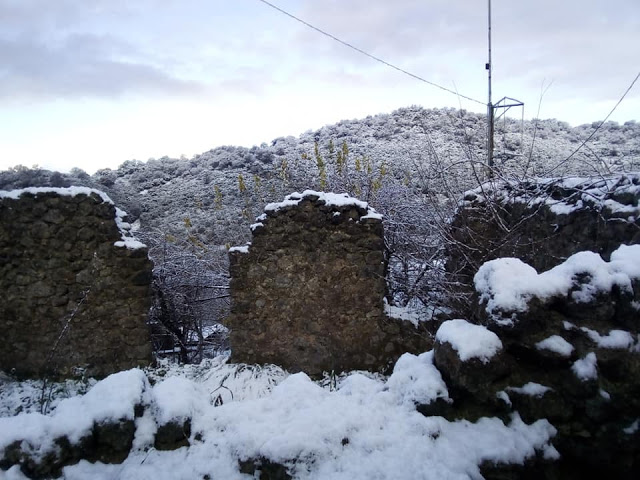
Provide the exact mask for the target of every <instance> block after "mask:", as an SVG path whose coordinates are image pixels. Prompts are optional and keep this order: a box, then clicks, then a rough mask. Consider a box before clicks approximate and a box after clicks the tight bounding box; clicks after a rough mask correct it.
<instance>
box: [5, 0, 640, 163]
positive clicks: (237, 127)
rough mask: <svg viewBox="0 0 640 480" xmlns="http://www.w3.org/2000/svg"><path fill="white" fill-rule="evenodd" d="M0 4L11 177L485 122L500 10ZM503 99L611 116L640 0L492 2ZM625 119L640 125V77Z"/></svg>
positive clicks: (202, 2) (638, 60) (237, 0)
mask: <svg viewBox="0 0 640 480" xmlns="http://www.w3.org/2000/svg"><path fill="white" fill-rule="evenodd" d="M271 3H273V4H275V5H277V6H279V7H280V8H282V9H284V10H287V11H289V12H290V13H291V14H293V15H296V16H298V17H300V18H302V19H304V20H305V21H307V22H309V23H311V24H313V25H315V26H317V27H318V28H320V29H323V30H325V31H327V32H330V33H331V34H333V35H335V36H336V37H339V38H341V39H343V40H344V41H346V42H349V43H351V44H353V45H355V46H357V47H359V48H361V49H363V50H365V51H367V52H369V53H371V54H372V55H375V56H377V57H380V58H382V59H384V60H386V61H387V62H389V63H392V64H395V65H397V66H398V67H400V68H403V69H405V70H408V71H410V72H412V73H414V74H416V75H418V76H420V77H423V78H425V79H426V80H429V81H431V82H435V83H437V84H440V85H443V86H445V87H447V88H450V89H455V90H457V91H459V92H460V93H461V94H463V95H466V96H469V97H472V98H474V99H477V100H479V101H480V102H481V103H475V102H471V101H468V100H464V99H460V98H459V97H456V96H455V95H452V94H450V93H447V92H443V91H442V90H439V89H437V88H434V87H432V86H430V85H427V84H424V83H421V82H419V81H417V80H415V79H413V78H410V77H408V76H406V75H404V74H402V73H399V72H397V71H395V70H393V69H391V68H389V67H387V66H384V65H382V64H380V63H378V62H376V61H374V60H372V59H370V58H368V57H366V56H363V55H361V54H359V53H357V52H354V51H353V50H350V49H348V48H346V47H344V46H343V45H340V44H339V43H337V42H335V41H333V40H331V39H329V38H327V37H325V36H323V35H321V34H319V33H317V32H316V31H314V30H311V29H310V28H308V27H305V26H304V25H302V24H300V23H298V22H296V21H295V20H293V19H291V18H289V17H287V16H285V15H283V14H282V13H279V12H277V11H276V10H274V9H272V8H270V7H269V6H267V5H265V4H264V3H262V2H260V1H258V0H0V169H3V168H7V167H10V166H12V165H16V164H23V165H26V166H32V165H34V164H37V165H39V166H41V167H46V168H52V169H60V170H68V169H70V168H72V167H74V166H76V167H80V168H82V169H84V170H86V171H88V172H90V173H91V172H93V171H95V170H96V169H98V168H103V167H110V168H114V167H116V166H118V165H119V164H120V163H122V162H123V161H125V160H128V159H138V160H147V159H149V158H150V157H155V158H159V157H161V156H163V155H169V156H174V157H178V156H180V155H181V154H184V155H187V156H189V157H190V156H192V155H193V154H196V153H200V152H203V151H206V150H208V149H210V148H213V147H216V146H219V145H243V146H252V145H259V144H260V143H262V142H269V141H270V140H272V139H274V138H276V137H279V136H286V135H295V136H297V135H299V134H300V133H302V132H304V131H306V130H309V129H315V128H319V127H321V126H323V125H326V124H329V123H335V122H337V121H339V120H341V119H351V118H361V117H365V116H367V115H375V114H377V113H383V112H387V113H388V112H391V111H392V110H395V109H397V108H400V107H404V106H409V105H414V104H417V105H422V106H424V107H444V106H448V107H459V106H460V105H462V107H463V108H466V109H467V110H472V111H478V112H485V111H486V106H483V105H482V104H483V103H484V104H485V105H486V102H487V80H486V72H485V69H484V65H485V62H486V61H487V2H486V1H485V0H393V1H391V0H271ZM492 8H493V76H494V96H493V99H494V101H495V100H498V99H500V98H502V97H504V96H509V97H514V98H517V99H519V100H522V101H524V102H525V117H527V118H530V117H534V116H536V113H537V109H538V103H539V99H540V92H541V89H542V88H544V86H547V85H549V84H550V83H551V82H552V83H551V86H550V88H549V89H548V91H547V92H546V94H545V96H544V98H543V101H542V107H541V112H540V117H541V118H557V119H559V120H564V121H567V122H569V123H570V124H572V125H577V124H582V123H590V122H593V121H597V120H600V119H603V118H604V117H605V116H606V115H607V113H608V112H609V110H611V108H612V107H613V106H614V105H615V103H616V102H617V100H618V99H619V98H620V96H621V95H622V94H623V93H624V91H625V90H626V89H627V87H628V86H629V84H630V83H631V81H632V80H633V78H634V77H635V75H636V74H637V73H638V71H640V1H639V0H493V2H492ZM638 83H639V85H636V87H635V88H634V89H633V90H632V91H631V92H630V94H629V95H628V97H627V98H626V99H625V101H624V102H623V103H622V104H621V105H620V107H618V110H617V111H616V113H615V114H614V116H613V117H612V119H613V120H616V121H619V122H624V121H626V120H631V119H635V120H640V82H638Z"/></svg>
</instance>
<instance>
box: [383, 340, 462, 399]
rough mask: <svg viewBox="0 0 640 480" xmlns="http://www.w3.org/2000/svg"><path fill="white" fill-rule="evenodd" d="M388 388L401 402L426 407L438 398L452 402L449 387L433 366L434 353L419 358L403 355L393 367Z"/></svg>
mask: <svg viewBox="0 0 640 480" xmlns="http://www.w3.org/2000/svg"><path fill="white" fill-rule="evenodd" d="M387 386H388V387H389V391H390V392H392V393H394V394H396V395H397V396H398V399H399V401H400V402H405V403H406V402H409V403H412V404H423V405H426V404H429V403H431V402H433V401H435V400H437V399H438V398H442V399H444V400H446V401H447V402H451V399H450V398H449V391H448V390H447V385H446V384H445V383H444V380H442V375H440V372H439V371H438V369H437V368H436V367H435V366H434V364H433V351H430V352H426V353H423V354H421V355H418V356H416V355H412V354H410V353H405V354H403V355H402V356H401V357H400V358H399V359H398V361H397V362H396V365H395V366H394V367H393V373H392V374H391V376H390V377H389V380H388V381H387Z"/></svg>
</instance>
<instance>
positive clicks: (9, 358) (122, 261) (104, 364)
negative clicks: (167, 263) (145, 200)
mask: <svg viewBox="0 0 640 480" xmlns="http://www.w3.org/2000/svg"><path fill="white" fill-rule="evenodd" d="M124 215H125V213H124V212H122V211H121V210H119V209H117V208H116V207H115V206H114V205H113V202H112V201H111V200H110V199H109V198H108V197H107V196H106V195H105V194H104V193H102V192H99V191H97V190H92V189H89V188H84V187H70V188H28V189H24V190H14V191H5V192H0V290H1V291H2V295H0V337H1V338H2V340H3V347H2V348H1V349H0V370H4V371H6V372H13V373H15V374H16V375H17V376H36V377H37V376H55V377H58V376H62V377H64V376H72V375H75V374H80V373H83V374H86V375H88V376H105V375H108V374H110V373H113V372H117V371H120V370H123V369H128V368H131V367H133V366H138V365H147V364H149V362H150V361H151V343H150V338H149V332H148V328H147V325H146V318H147V313H148V310H149V306H150V298H151V297H150V283H151V272H152V264H151V261H150V260H149V258H148V256H147V248H146V247H145V246H144V245H142V244H141V243H140V242H137V241H135V240H134V239H133V238H132V237H131V236H130V234H129V233H128V230H129V229H130V225H129V224H127V223H126V222H125V221H124Z"/></svg>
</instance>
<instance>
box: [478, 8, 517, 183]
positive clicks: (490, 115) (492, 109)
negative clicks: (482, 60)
mask: <svg viewBox="0 0 640 480" xmlns="http://www.w3.org/2000/svg"><path fill="white" fill-rule="evenodd" d="M488 2H489V5H488V7H489V8H488V12H489V15H488V40H489V61H488V62H487V63H486V65H485V68H486V70H487V74H488V80H489V99H488V101H487V167H489V175H490V176H491V175H492V171H493V147H494V142H493V137H494V130H495V115H496V110H497V109H499V108H503V109H504V112H502V114H500V117H501V116H503V115H505V114H506V113H507V111H508V110H509V109H510V108H511V107H523V114H524V103H523V102H521V101H520V100H516V99H515V98H510V97H503V98H502V99H501V100H499V101H498V102H496V103H495V104H493V103H491V69H492V64H491V0H488ZM508 102H511V103H508ZM500 117H498V118H500Z"/></svg>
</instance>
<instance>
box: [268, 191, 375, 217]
mask: <svg viewBox="0 0 640 480" xmlns="http://www.w3.org/2000/svg"><path fill="white" fill-rule="evenodd" d="M309 197H317V198H318V201H321V202H324V204H325V205H326V206H327V207H330V208H331V207H334V208H342V207H357V208H360V209H362V210H365V211H366V212H367V213H366V214H365V215H364V216H363V217H361V219H362V218H373V219H378V220H382V215H381V214H379V213H377V212H376V211H375V209H373V208H371V207H369V204H368V203H367V202H363V201H362V200H358V199H357V198H353V197H351V196H349V194H347V193H332V192H317V191H315V190H305V191H304V192H302V193H298V192H294V193H292V194H290V195H287V196H286V197H285V199H284V200H283V201H282V202H274V203H269V204H267V205H266V206H265V207H264V211H265V212H274V213H275V212H279V211H280V210H284V209H287V208H290V207H295V206H297V205H298V204H300V202H302V200H304V199H305V198H309ZM256 220H258V221H262V220H263V219H261V218H260V217H258V218H257V219H256Z"/></svg>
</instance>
